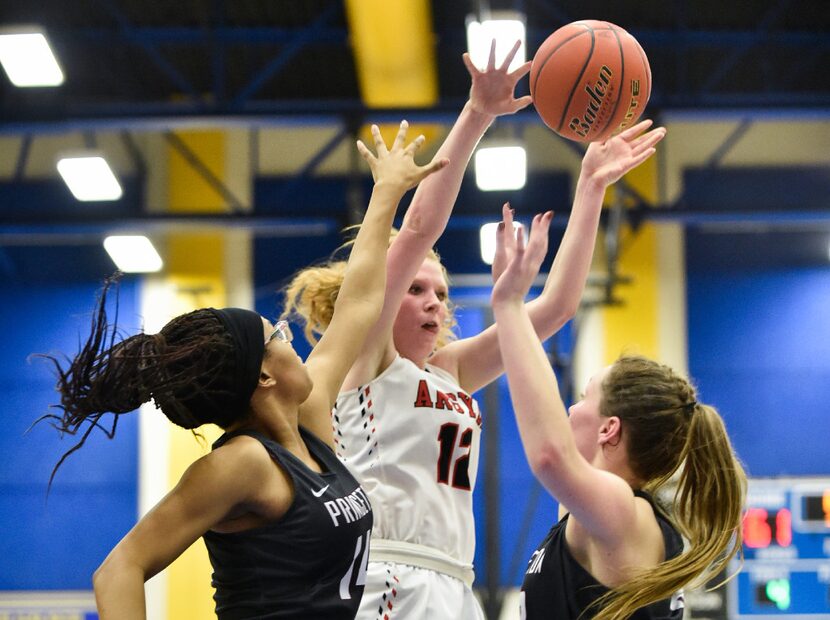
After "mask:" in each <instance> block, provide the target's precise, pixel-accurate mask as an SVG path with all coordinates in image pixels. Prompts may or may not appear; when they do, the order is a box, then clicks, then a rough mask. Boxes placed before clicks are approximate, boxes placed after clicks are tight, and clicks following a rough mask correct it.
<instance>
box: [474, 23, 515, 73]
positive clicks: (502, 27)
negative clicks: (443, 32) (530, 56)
mask: <svg viewBox="0 0 830 620" xmlns="http://www.w3.org/2000/svg"><path fill="white" fill-rule="evenodd" d="M493 39H495V40H496V66H497V67H498V66H500V65H501V63H503V62H504V57H505V56H507V52H509V51H510V50H511V49H512V48H513V44H514V43H516V40H517V39H518V40H520V41H521V42H522V43H521V46H520V47H519V51H517V52H516V56H515V57H514V58H513V62H511V63H510V67H509V70H510V71H513V70H514V69H516V68H517V67H519V66H520V65H523V64H524V62H525V58H526V57H527V51H526V46H525V19H524V15H523V14H522V13H519V12H517V11H492V12H491V13H490V18H489V19H484V20H482V21H481V22H478V21H476V20H475V18H473V17H468V18H467V51H468V52H469V53H470V58H471V59H472V61H473V64H474V65H475V66H476V67H478V68H479V69H484V67H486V66H487V60H488V59H489V58H490V44H491V42H492V40H493Z"/></svg>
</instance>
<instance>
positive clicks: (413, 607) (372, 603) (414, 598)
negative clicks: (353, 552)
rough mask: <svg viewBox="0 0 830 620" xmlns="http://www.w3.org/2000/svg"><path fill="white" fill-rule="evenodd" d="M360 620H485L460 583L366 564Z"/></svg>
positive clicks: (408, 568) (399, 566)
mask: <svg viewBox="0 0 830 620" xmlns="http://www.w3.org/2000/svg"><path fill="white" fill-rule="evenodd" d="M356 617H357V618H358V619H359V620H423V619H424V618H429V619H430V620H442V619H446V620H484V612H483V611H482V610H481V606H480V605H479V603H478V599H476V597H475V595H474V594H473V590H472V589H471V588H470V587H468V586H467V585H466V584H465V583H464V582H463V581H461V580H459V579H456V578H455V577H450V576H449V575H445V574H443V573H439V572H436V571H433V570H429V569H426V568H416V567H414V566H409V565H408V564H398V563H394V562H369V566H368V569H367V571H366V588H365V590H364V591H363V599H362V600H361V602H360V609H359V610H358V612H357V616H356Z"/></svg>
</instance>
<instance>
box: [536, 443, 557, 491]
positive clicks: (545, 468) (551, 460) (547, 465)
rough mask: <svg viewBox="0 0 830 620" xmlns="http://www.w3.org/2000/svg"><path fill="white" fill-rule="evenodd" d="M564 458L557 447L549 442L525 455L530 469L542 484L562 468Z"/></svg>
mask: <svg viewBox="0 0 830 620" xmlns="http://www.w3.org/2000/svg"><path fill="white" fill-rule="evenodd" d="M564 460H565V459H564V457H563V454H562V451H561V450H560V449H559V447H558V446H557V445H555V444H553V443H550V442H546V443H544V444H541V445H540V446H537V448H536V449H535V450H534V451H533V453H528V455H527V461H528V465H529V466H530V471H531V472H533V475H534V476H535V477H536V479H537V480H538V481H539V482H541V483H542V484H543V485H544V484H545V483H546V481H547V480H550V479H551V478H555V477H556V476H557V475H558V473H559V472H560V471H561V470H562V466H563V463H564Z"/></svg>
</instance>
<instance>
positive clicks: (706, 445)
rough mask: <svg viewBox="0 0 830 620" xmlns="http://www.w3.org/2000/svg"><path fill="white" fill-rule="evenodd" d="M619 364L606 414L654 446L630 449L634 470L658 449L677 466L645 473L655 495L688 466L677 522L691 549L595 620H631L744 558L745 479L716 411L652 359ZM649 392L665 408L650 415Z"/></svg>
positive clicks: (639, 577)
mask: <svg viewBox="0 0 830 620" xmlns="http://www.w3.org/2000/svg"><path fill="white" fill-rule="evenodd" d="M618 365H619V368H614V369H612V371H611V373H609V378H608V379H606V382H608V383H609V385H605V384H604V385H603V391H604V393H605V398H606V403H605V411H604V412H603V413H604V415H620V417H621V419H622V420H623V428H624V429H627V431H626V432H629V444H631V439H632V436H633V437H634V438H635V441H634V443H639V441H638V436H646V435H647V436H648V441H649V442H653V443H652V445H651V450H650V451H649V450H648V448H647V447H646V446H644V445H640V446H638V447H636V448H635V449H634V450H632V448H631V445H629V453H630V458H631V459H632V463H633V464H634V465H635V469H637V467H638V463H643V462H649V459H651V457H653V456H654V452H655V451H657V452H660V451H662V453H663V454H662V457H661V458H662V459H663V462H664V463H665V462H667V461H668V462H669V463H673V465H669V466H668V467H665V466H664V467H662V468H661V469H660V470H659V471H652V472H650V473H651V474H653V475H649V472H647V471H646V472H643V478H644V479H645V480H648V481H649V482H648V483H647V484H646V485H644V486H645V488H646V489H647V490H649V491H651V492H655V491H656V490H657V489H659V488H660V487H661V486H662V485H663V484H664V483H666V482H667V481H668V480H669V479H670V478H671V477H672V476H673V474H674V473H675V472H676V471H677V470H678V469H680V468H681V467H682V469H681V471H680V474H679V478H678V482H677V488H676V491H675V494H674V500H673V502H672V515H671V517H673V521H674V522H675V525H676V526H677V528H678V530H679V531H680V533H681V535H682V536H683V537H684V538H685V539H686V540H687V542H688V547H687V549H686V550H685V551H684V552H683V553H681V554H680V555H679V556H677V557H675V558H673V559H670V560H667V561H665V562H662V563H660V564H659V565H657V566H656V567H654V568H650V569H648V570H643V571H641V572H639V573H638V574H636V575H635V576H634V577H633V578H632V579H630V580H629V581H627V582H626V583H624V584H622V585H620V586H618V587H616V588H614V589H612V590H611V591H610V592H608V593H607V594H605V595H604V596H602V597H601V598H600V599H599V600H598V601H597V602H596V603H595V605H594V606H593V607H591V609H590V612H592V613H595V614H596V615H594V616H590V617H592V618H594V619H595V620H625V619H627V618H629V617H630V616H631V615H632V614H633V613H634V612H635V611H637V610H638V609H640V608H642V607H645V606H647V605H650V604H651V603H655V602H657V601H662V600H666V599H668V598H670V597H671V596H672V595H673V594H674V593H676V592H678V591H679V590H681V589H682V588H684V587H687V586H689V585H697V584H702V583H705V582H707V581H709V580H710V579H711V578H712V577H714V576H715V575H717V574H718V573H720V572H721V571H722V570H723V569H724V568H726V566H727V564H728V563H729V561H730V560H731V559H732V558H733V557H735V555H736V554H740V551H741V542H742V536H741V520H742V516H743V508H744V501H745V497H746V474H745V473H744V470H743V467H742V466H741V463H740V461H739V460H738V459H737V457H736V456H735V453H734V451H733V448H732V444H731V442H730V441H729V436H728V435H727V433H726V428H725V426H724V424H723V420H722V419H721V417H720V415H719V414H718V412H717V410H715V409H714V408H713V407H710V406H708V405H704V404H701V403H698V402H697V401H696V400H695V398H696V396H695V393H694V388H693V387H692V386H691V384H689V383H688V381H686V380H685V379H683V378H682V377H679V376H677V375H676V374H675V373H674V372H673V371H671V369H669V368H668V367H666V366H662V365H660V364H657V363H656V362H652V361H651V360H646V359H645V358H622V359H621V360H618V361H617V363H616V364H615V366H618ZM609 379H610V381H609ZM646 393H647V394H648V398H649V399H650V402H654V403H659V405H658V406H657V407H656V408H654V409H651V410H648V408H646V410H644V408H643V404H642V403H643V402H645V401H646V399H645V397H644V395H645V394H646ZM638 400H639V403H638V402H637V401H638ZM637 409H639V411H637V413H634V411H635V410H637ZM661 427H662V428H661ZM655 428H659V429H661V430H660V432H661V433H662V435H663V436H662V438H659V439H658V438H657V437H655V436H654V435H653V433H654V431H655ZM672 429H674V430H672ZM647 452H650V453H651V454H648V455H647V456H646V453H647ZM671 452H674V455H675V456H674V458H670V456H669V455H670V453H671ZM641 457H642V458H641ZM640 467H642V465H640ZM723 583H725V582H723ZM723 583H721V584H718V586H720V585H723ZM597 610H599V611H597Z"/></svg>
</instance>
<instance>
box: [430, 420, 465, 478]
mask: <svg viewBox="0 0 830 620" xmlns="http://www.w3.org/2000/svg"><path fill="white" fill-rule="evenodd" d="M458 431H459V426H458V424H455V423H453V422H448V423H446V424H443V425H442V426H441V428H440V429H438V444H439V446H440V449H439V452H438V482H439V483H441V484H451V486H452V487H454V488H456V489H462V490H465V491H469V490H470V473H469V468H470V446H471V445H472V443H473V429H471V428H467V429H464V431H463V432H461V434H460V435H461V436H460V437H459V432H458ZM456 440H458V447H459V448H460V449H461V450H464V449H465V448H466V451H464V452H463V453H462V454H461V455H460V456H458V457H457V458H456V459H455V461H453V458H452V457H453V455H454V454H455V447H456ZM451 466H452V467H451ZM451 468H452V480H450V469H451Z"/></svg>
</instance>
